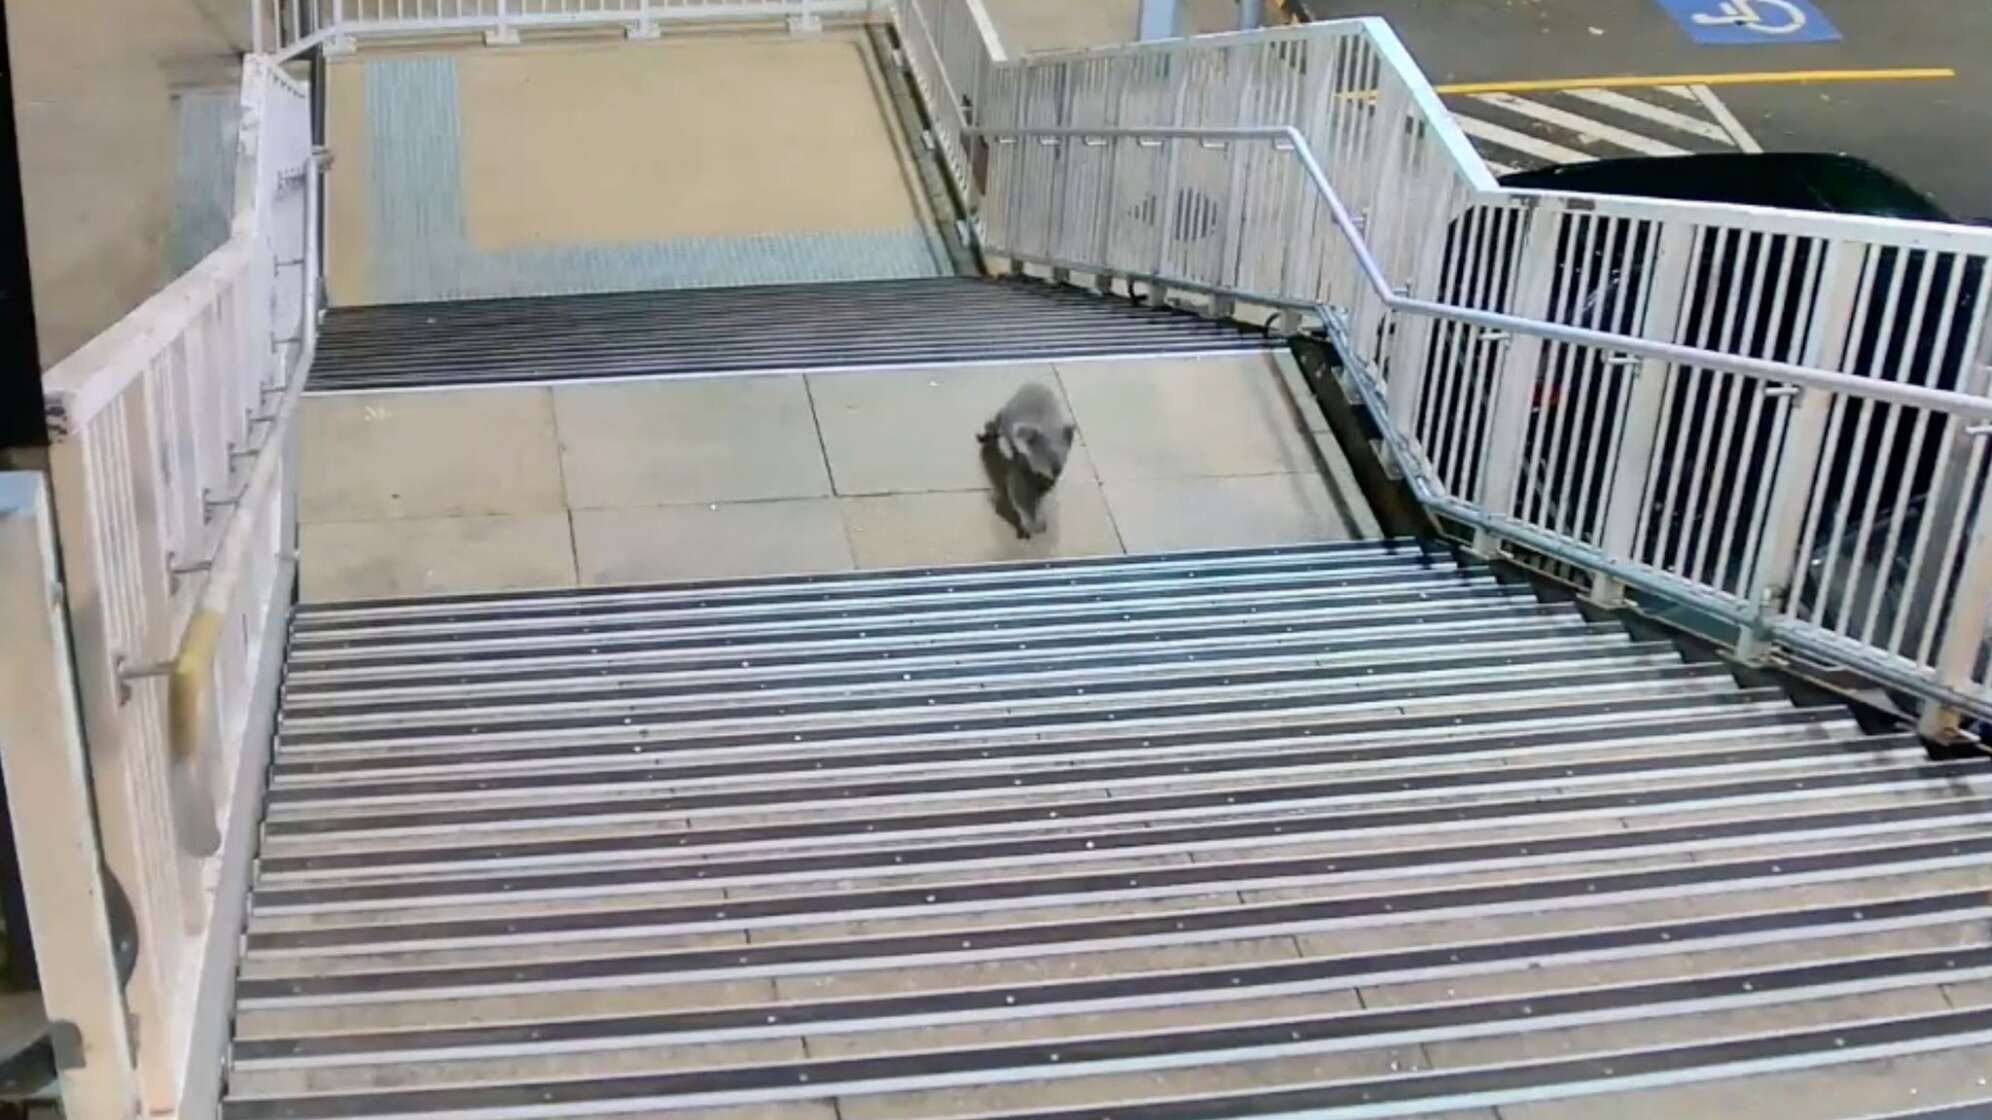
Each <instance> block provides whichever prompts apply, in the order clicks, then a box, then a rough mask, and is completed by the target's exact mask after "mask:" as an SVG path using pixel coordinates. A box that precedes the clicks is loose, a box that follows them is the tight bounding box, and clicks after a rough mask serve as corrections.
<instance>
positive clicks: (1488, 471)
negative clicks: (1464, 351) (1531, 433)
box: [1468, 203, 1563, 516]
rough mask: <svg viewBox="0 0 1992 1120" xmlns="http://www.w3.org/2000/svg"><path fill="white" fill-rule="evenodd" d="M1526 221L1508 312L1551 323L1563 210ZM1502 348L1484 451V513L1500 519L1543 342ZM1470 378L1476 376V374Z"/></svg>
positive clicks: (1517, 340) (1510, 494) (1542, 211)
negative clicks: (1551, 297) (1549, 320)
mask: <svg viewBox="0 0 1992 1120" xmlns="http://www.w3.org/2000/svg"><path fill="white" fill-rule="evenodd" d="M1523 216H1524V218H1525V220H1526V221H1527V223H1528V228H1527V230H1526V232H1524V233H1523V235H1522V245H1521V250H1520V260H1519V262H1518V264H1517V267H1516V274H1515V282H1514V283H1515V289H1514V290H1515V297H1514V298H1513V299H1512V300H1510V301H1509V302H1508V310H1509V312H1510V313H1511V314H1514V315H1521V316H1526V317H1527V318H1530V319H1538V320H1548V319H1551V318H1552V317H1553V316H1552V315H1551V313H1550V305H1549V302H1550V301H1549V294H1550V288H1551V283H1552V281H1553V280H1554V279H1555V265H1556V242H1557V235H1558V233H1559V232H1561V230H1562V228H1563V223H1562V220H1561V219H1562V217H1563V211H1562V210H1561V209H1560V208H1558V207H1555V206H1554V205H1552V204H1549V203H1545V204H1543V205H1541V206H1538V207H1536V208H1535V209H1533V210H1529V211H1524V212H1523ZM1498 345H1500V346H1501V347H1502V352H1501V360H1500V365H1499V372H1498V373H1497V374H1496V375H1495V380H1494V389H1493V393H1492V400H1491V402H1490V404H1489V409H1488V418H1487V435H1486V438H1485V441H1484V442H1483V444H1482V446H1481V449H1480V463H1481V467H1480V508H1482V509H1484V510H1486V511H1487V512H1489V513H1492V514H1495V515H1496V516H1507V515H1508V514H1510V513H1512V512H1513V510H1514V504H1515V490H1516V487H1517V486H1518V484H1519V482H1520V479H1521V475H1522V468H1523V462H1522V456H1523V454H1524V452H1525V451H1526V450H1527V446H1526V445H1527V443H1528V429H1529V409H1530V406H1531V405H1532V404H1533V403H1534V400H1535V390H1536V376H1537V367H1538V366H1539V365H1540V364H1541V362H1542V351H1543V340H1542V339H1541V338H1540V337H1539V336H1536V335H1520V336H1514V337H1510V338H1508V339H1507V340H1506V341H1504V342H1501V343H1499V344H1498ZM1468 376H1472V373H1471V371H1469V372H1468Z"/></svg>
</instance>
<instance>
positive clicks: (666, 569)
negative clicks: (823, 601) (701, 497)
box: [574, 498, 852, 584]
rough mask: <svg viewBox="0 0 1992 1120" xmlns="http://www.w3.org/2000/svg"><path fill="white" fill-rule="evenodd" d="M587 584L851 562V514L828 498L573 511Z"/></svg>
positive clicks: (826, 567)
mask: <svg viewBox="0 0 1992 1120" xmlns="http://www.w3.org/2000/svg"><path fill="white" fill-rule="evenodd" d="M574 551H575V559H576V563H577V564H578V565H579V569H580V576H581V582H582V583H583V584H623V583H645V582H656V581H665V580H683V579H726V578H732V577H738V576H761V575H783V574H794V573H802V572H830V571H839V570H842V569H846V568H849V567H851V566H852V561H851V546H850V544H849V543H848V542H847V541H846V540H845V539H844V519H843V516H842V513H841V511H840V510H839V509H838V507H837V504H836V503H835V502H834V501H832V500H830V499H827V498H797V499H790V500H786V501H768V502H712V503H706V504H703V505H678V506H647V507H641V508H631V507H625V508H620V509H584V510H576V511H575V512H574Z"/></svg>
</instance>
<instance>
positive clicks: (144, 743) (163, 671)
mask: <svg viewBox="0 0 1992 1120" xmlns="http://www.w3.org/2000/svg"><path fill="white" fill-rule="evenodd" d="M242 97H243V107H242V109H243V111H242V133H241V140H240V149H239V151H240V160H241V164H240V167H239V169H238V174H237V177H236V182H237V192H238V195H237V203H236V216H235V221H234V227H233V232H232V235H231V237H230V239H229V240H228V242H227V243H225V244H224V245H223V246H222V247H221V248H220V249H218V250H217V251H216V252H215V253H213V254H212V255H211V256H209V257H208V258H207V259H206V260H205V261H203V262H202V263H201V264H199V265H198V266H196V267H195V268H194V269H193V270H192V271H190V272H189V273H187V274H186V275H185V276H182V277H181V278H180V279H179V280H176V281H175V282H173V283H172V284H171V285H170V286H168V287H167V288H165V289H164V290H163V291H161V292H159V293H158V294H157V295H155V296H153V297H152V298H151V299H149V300H148V301H146V303H145V304H143V305H142V306H140V307H139V308H138V309H137V310H135V311H134V312H132V313H131V314H130V315H129V316H127V317H126V318H124V319H123V320H121V321H119V322H118V323H117V324H115V325H113V326H112V327H111V328H110V329H109V330H107V331H106V332H105V333H104V334H102V335H100V336H99V337H97V338H96V339H94V340H93V341H91V342H90V343H88V344H86V345H85V346H84V347H83V348H82V349H80V350H78V351H77V352H76V353H75V354H73V355H71V356H70V357H68V358H66V359H64V360H63V361H62V362H61V363H59V364H58V365H56V366H55V367H54V368H52V369H51V370H49V371H48V373H47V374H46V375H45V377H44V379H43V384H44V389H45V393H46V400H47V410H48V420H49V426H50V433H51V440H52V446H51V448H50V476H51V480H52V483H53V488H54V497H55V507H56V513H57V524H58V526H59V538H60V541H61V546H62V562H63V576H64V580H65V587H66V594H67V601H68V617H69V623H70V628H71V635H72V640H73V642H74V647H75V648H74V657H75V666H76V674H77V694H78V697H79V700H80V704H81V717H82V718H81V722H82V728H83V731H84V733H85V735H86V737H87V740H88V742H89V760H90V772H91V781H92V786H93V789H94V793H95V804H96V815H97V825H98V835H99V839H100V841H101V843H102V847H103V857H104V863H105V865H106V866H107V867H108V868H109V869H110V871H111V873H112V874H113V875H114V876H115V877H116V878H117V880H118V881H119V882H120V883H122V884H123V886H124V887H125V889H126V890H127V891H128V892H129V893H130V896H131V901H132V904H133V909H134V911H135V917H136V919H137V933H138V938H139V942H140V945H141V952H140V955H139V959H138V967H137V971H136V973H135V974H134V975H133V976H132V977H131V980H130V983H129V985H128V986H127V988H126V989H125V992H126V997H127V999H128V1000H129V1002H130V1004H131V1008H132V1011H133V1013H134V1018H135V1022H136V1024H137V1027H136V1034H137V1065H136V1069H137V1072H138V1074H139V1077H140V1091H141V1095H142V1099H143V1102H144V1105H145V1108H146V1109H147V1110H148V1111H164V1110H173V1109H177V1108H178V1107H179V1106H180V1103H181V1099H182V1095H183V1093H184V1092H185V1091H186V1090H187V1089H188V1079H189V1078H190V1077H192V1078H195V1079H199V1078H201V1077H203V1076H205V1077H207V1078H209V1079H212V1077H213V1076H214V1073H213V1071H214V1070H218V1069H219V1061H220V1057H221V1046H222V1044H223V1042H224V1034H225V1022H226V1019H225V1016H226V1007H225V1006H224V1005H222V1004H221V1003H218V1002H217V1000H219V999H220V998H221V997H222V996H225V993H226V991H227V981H228V978H229V976H230V974H232V972H233V969H234V957H233V953H234V945H235V941H236V933H237V931H238V929H239V915H231V914H230V913H228V912H227V911H226V908H227V907H229V906H239V905H240V891H239V890H232V889H231V888H230V887H229V886H228V885H227V883H228V878H229V876H230V875H231V874H235V873H238V872H242V871H245V870H246V857H247V848H248V842H249V838H250V834H249V832H248V831H247V830H248V829H249V828H250V827H252V826H253V823H254V818H255V816H256V815H257V811H258V810H257V806H258V805H259V803H260V801H259V798H258V797H257V796H256V795H255V789H256V788H257V783H259V782H260V774H261V770H260V753H261V750H262V746H261V744H263V743H264V742H266V741H267V738H266V735H265V734H263V733H261V732H260V731H259V729H258V728H257V727H255V725H254V724H255V717H254V713H255V711H256V709H257V707H258V704H257V701H258V699H259V695H258V694H259V692H260V694H261V695H260V699H262V700H264V701H267V700H268V699H269V697H270V696H271V695H272V694H273V690H274V674H273V673H272V672H271V671H270V667H271V666H272V665H273V664H274V660H275V659H274V658H273V657H272V656H270V655H271V654H272V653H273V652H274V650H273V649H271V648H270V647H269V645H268V642H269V641H270V627H269V625H268V621H269V619H270V618H271V617H272V614H273V612H281V611H282V609H283V608H284V607H285V606H286V605H287V604H288V602H289V596H290V583H289V576H288V568H287V564H286V559H285V558H286V557H287V555H288V553H289V543H288V542H289V539H290V524H289V523H290V502H291V495H292V493H293V491H294V489H295V480H294V479H293V478H292V476H291V465H290V464H291V457H290V455H289V453H288V443H289V441H288V439H287V435H288V430H289V423H290V416H291V412H292V407H291V406H292V405H293V404H294V402H295V399H296V390H297V389H298V388H299V386H300V385H301V384H302V381H303V365H304V362H305V361H306V356H307V355H308V352H309V350H310V348H311V346H312V342H313V338H314V332H315V323H316V316H315V314H314V309H315V307H316V303H317V298H318V297H317V289H318V285H317V279H316V277H317V272H318V254H317V248H316V242H317V236H316V221H317V219H316V214H317V210H318V197H319V187H318V175H317V167H316V162H317V161H316V160H315V159H314V158H313V153H312V148H311V111H310V100H309V92H308V90H307V89H306V88H305V87H304V86H302V85H300V84H299V83H298V82H296V81H295V80H293V79H292V78H291V77H289V76H288V75H286V74H284V73H283V72H282V71H281V70H279V69H278V68H276V67H275V66H273V65H270V64H268V63H266V62H265V61H264V60H262V59H259V58H254V57H252V58H250V59H249V60H247V62H245V64H244V73H243V93H242ZM265 706H267V704H266V705H265ZM244 783H249V784H247V785H245V784H244ZM8 795H9V797H11V798H14V799H16V800H17V801H21V802H22V803H23V804H24V805H36V806H37V807H36V809H35V810H34V811H35V812H36V813H37V814H38V813H40V812H41V811H42V810H41V809H40V807H39V806H38V805H37V803H38V802H39V801H40V800H41V799H42V798H44V797H53V796H58V794H56V793H54V792H52V791H46V790H37V789H33V788H18V787H17V786H16V785H14V784H13V783H11V782H10V783H9V786H8ZM21 814H22V810H21V808H20V807H18V806H17V809H16V815H17V819H19V817H20V816H21ZM226 837H233V839H232V841H231V842H229V843H224V838H226ZM33 840H34V842H35V843H37V844H43V843H45V844H75V843H76V842H77V837H75V836H69V835H60V836H58V835H46V836H42V835H38V836H36V837H34V838H33ZM26 858H31V857H29V856H27V855H25V854H24V859H26ZM231 860H232V861H233V863H234V866H233V867H231V866H228V865H229V863H230V861H231ZM38 932H39V930H38ZM101 963H102V964H103V966H104V967H107V968H108V967H110V962H109V961H104V962H101ZM73 979H75V978H73V977H66V976H49V975H47V974H46V973H45V974H44V981H45V983H49V984H63V983H67V982H71V981H72V980H73ZM113 987H115V984H113ZM95 1041H96V1040H86V1045H92V1046H94V1043H95ZM93 1053H94V1054H101V1053H102V1051H101V1050H98V1049H93ZM97 1061H98V1059H97V1058H96V1057H93V1058H92V1069H93V1071H97V1072H103V1073H105V1075H106V1076H109V1072H107V1071H111V1070H113V1069H114V1068H115V1066H116V1063H113V1062H109V1061H106V1062H104V1063H103V1066H102V1068H101V1070H99V1069H98V1066H97ZM210 1088H211V1086H210Z"/></svg>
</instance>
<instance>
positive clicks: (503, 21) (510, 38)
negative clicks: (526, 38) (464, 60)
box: [484, 0, 519, 47]
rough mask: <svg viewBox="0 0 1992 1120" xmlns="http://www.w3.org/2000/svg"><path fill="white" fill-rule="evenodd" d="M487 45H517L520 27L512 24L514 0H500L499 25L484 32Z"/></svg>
mask: <svg viewBox="0 0 1992 1120" xmlns="http://www.w3.org/2000/svg"><path fill="white" fill-rule="evenodd" d="M484 45H485V46H487V47H516V46H518V45H519V29H518V28H516V27H513V26H512V0H498V26H497V27H496V28H493V29H492V30H490V31H486V32H485V33H484Z"/></svg>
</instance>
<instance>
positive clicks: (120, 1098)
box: [0, 474, 139, 1117]
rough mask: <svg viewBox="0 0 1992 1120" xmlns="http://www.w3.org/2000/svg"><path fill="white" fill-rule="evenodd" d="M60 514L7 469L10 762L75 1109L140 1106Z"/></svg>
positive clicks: (0, 712) (4, 526)
mask: <svg viewBox="0 0 1992 1120" xmlns="http://www.w3.org/2000/svg"><path fill="white" fill-rule="evenodd" d="M54 520H55V518H54V514H53V512H52V511H51V510H50V509H49V500H48V491H47V488H46V486H45V485H44V483H43V480H42V477H41V476H40V475H34V474H0V572H5V573H6V578H4V579H0V634H4V635H6V640H5V641H4V642H0V770H4V772H5V777H6V788H7V797H8V799H9V801H10V803H11V804H10V809H11V816H12V819H13V824H14V836H13V837H12V840H13V844H14V851H15V852H17V853H18V854H19V861H20V875H21V886H22V888H23V891H24V893H25V895H26V897H27V903H28V918H29V926H30V933H31V934H32V937H33V944H34V949H35V957H36V961H37V963H38V965H39V970H40V975H41V999H42V1005H43V1008H44V1010H45V1011H46V1013H47V1016H48V1019H49V1021H50V1022H51V1023H63V1024H67V1025H69V1026H70V1027H72V1028H73V1029H74V1030H75V1031H76V1032H77V1035H78V1037H79V1041H80V1043H81V1046H80V1050H79V1051H78V1052H76V1053H68V1052H67V1050H68V1048H67V1047H66V1046H65V1048H64V1051H63V1052H59V1058H58V1064H59V1065H63V1066H64V1068H62V1069H61V1077H62V1102H63V1106H64V1108H65V1110H66V1112H67V1113H68V1114H69V1115H71V1116H79V1117H81V1116H109V1117H115V1116H130V1115H132V1114H134V1112H135V1111H136V1110H137V1106H138V1099H139V1096H138V1077H137V1071H136V1069H134V1068H133V1065H132V1061H131V1043H130V1037H129V1034H128V1028H127V1026H126V1007H125V1000H124V993H123V991H122V990H121V986H120V984H119V978H118V969H117V960H116V958H115V956H114V955H113V953H112V950H111V932H110V929H109V925H108V922H107V920H106V914H107V911H106V909H105V904H104V895H105V891H104V882H103V878H102V874H101V870H100V869H101V868H102V866H103V864H102V862H101V854H100V852H99V851H98V847H97V844H96V829H95V826H94V825H93V823H92V821H91V812H92V808H91V803H90V776H89V763H88V761H87V760H86V759H85V758H84V747H83V729H82V726H81V719H80V715H79V712H78V710H77V702H76V681H75V678H74V676H73V674H72V672H71V669H70V650H69V634H68V627H67V624H66V621H65V620H64V618H63V609H62V607H63V601H62V600H63V593H62V580H61V575H60V573H59V572H58V571H57V568H56V559H55V531H54V529H55V527H54ZM65 1059H66V1060H67V1064H65V1062H64V1060H65Z"/></svg>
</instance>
